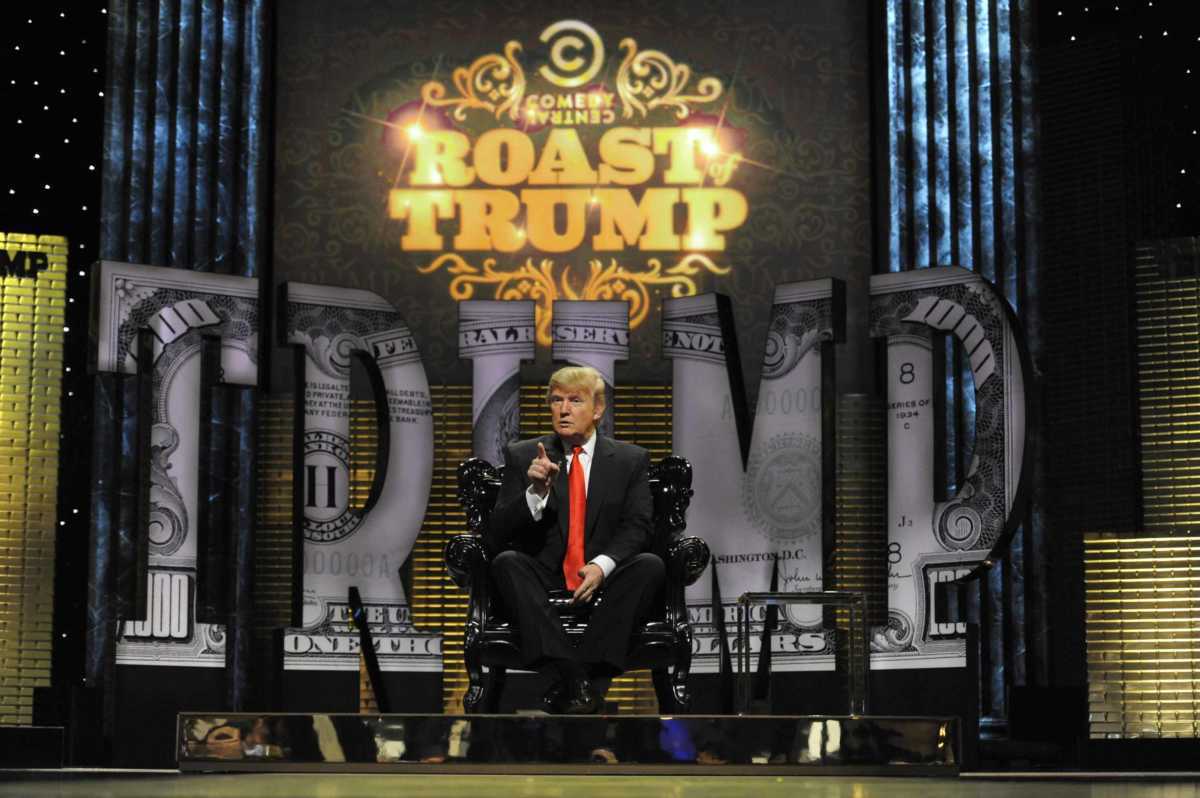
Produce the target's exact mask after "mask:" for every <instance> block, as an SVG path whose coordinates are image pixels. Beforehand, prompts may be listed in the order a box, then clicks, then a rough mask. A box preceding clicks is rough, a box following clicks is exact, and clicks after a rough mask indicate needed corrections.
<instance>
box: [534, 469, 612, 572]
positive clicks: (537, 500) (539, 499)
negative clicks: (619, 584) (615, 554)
mask: <svg viewBox="0 0 1200 798" xmlns="http://www.w3.org/2000/svg"><path fill="white" fill-rule="evenodd" d="M548 501H550V492H549V491H546V495H545V496H539V495H537V491H536V490H534V489H533V485H530V486H529V487H528V488H526V489H525V503H526V504H528V505H529V514H530V515H532V516H533V520H534V521H541V520H542V510H545V509H546V502H548ZM605 576H608V574H605Z"/></svg>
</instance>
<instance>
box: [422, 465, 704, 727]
mask: <svg viewBox="0 0 1200 798" xmlns="http://www.w3.org/2000/svg"><path fill="white" fill-rule="evenodd" d="M502 474H503V467H500V468H497V467H495V466H493V465H491V464H490V463H488V462H487V461H485V460H480V459H478V458H474V457H473V458H470V459H468V460H465V461H463V463H462V464H461V465H459V467H458V501H459V503H460V504H462V506H463V509H464V510H466V514H467V526H468V527H469V528H470V530H471V534H469V535H457V536H455V537H454V538H453V539H451V540H450V542H449V543H447V544H446V552H445V556H446V568H447V570H449V572H450V576H451V578H452V579H453V580H454V583H455V584H456V585H458V586H459V587H461V588H463V589H464V590H467V591H468V592H469V595H470V598H469V603H468V605H467V629H466V635H465V640H464V658H465V660H466V666H467V677H468V679H469V680H470V687H469V689H468V690H467V694H466V696H465V697H464V698H463V706H464V708H465V709H466V711H467V712H472V713H474V712H495V711H496V708H497V706H498V704H499V697H500V693H501V691H502V690H503V688H504V677H505V673H506V671H507V670H508V669H509V668H519V667H520V666H521V654H520V647H519V646H518V644H517V640H518V635H519V634H520V632H519V630H517V629H516V628H515V627H514V626H513V625H512V624H510V623H509V621H508V619H506V618H505V617H504V610H503V607H501V606H499V602H498V601H497V600H495V599H494V598H493V596H492V590H491V584H490V580H489V577H488V555H487V551H486V550H485V548H484V545H483V540H482V538H481V537H480V535H481V534H482V532H483V527H484V524H485V522H486V521H487V516H488V514H489V513H490V512H491V511H492V507H493V506H494V505H495V503H496V494H497V493H498V492H499V490H500V481H501V476H502ZM650 493H651V495H652V496H653V497H654V543H653V545H652V547H651V551H653V552H654V553H655V554H658V555H659V556H660V557H662V560H663V563H664V564H665V565H666V568H667V573H666V579H665V582H664V586H663V595H662V597H661V599H660V600H658V601H656V603H655V607H656V610H655V611H654V613H653V614H652V616H651V618H650V619H649V621H647V622H646V623H644V624H642V625H641V626H640V627H639V628H637V629H636V630H635V631H634V634H633V637H632V639H631V640H630V642H629V652H630V653H629V658H628V667H629V670H640V669H643V668H648V669H649V670H650V671H651V674H652V677H653V681H654V691H655V693H656V694H657V695H658V706H659V710H660V711H661V712H669V713H675V714H679V713H684V712H687V711H688V710H689V709H690V707H691V694H690V693H689V691H688V674H689V672H690V669H691V663H692V627H691V625H690V624H689V623H688V616H687V604H686V603H685V601H684V588H685V587H687V586H688V585H690V584H692V583H693V582H695V581H696V580H697V579H698V578H699V577H700V574H701V573H703V572H704V569H705V568H706V567H707V566H708V557H709V553H708V545H707V544H706V543H705V542H704V541H703V540H701V539H700V538H697V537H683V534H682V533H683V531H684V528H685V527H686V525H687V522H686V520H685V515H686V513H687V508H688V504H689V503H690V502H691V498H692V465H691V463H689V462H688V461H687V460H685V459H683V458H682V457H674V456H671V457H665V458H663V459H662V461H661V462H659V463H656V464H654V465H652V466H651V467H650ZM551 601H552V602H554V603H556V605H557V606H558V609H559V617H560V618H561V619H562V624H563V630H564V631H565V632H566V633H567V637H568V639H570V640H572V641H578V639H579V638H580V637H581V636H582V634H583V631H584V629H586V628H587V614H588V612H589V610H590V608H589V607H588V606H586V605H583V606H580V607H572V606H569V605H567V604H566V601H565V599H564V598H559V599H557V600H556V597H554V596H552V597H551ZM485 667H486V668H487V672H486V673H485V672H484V668H485Z"/></svg>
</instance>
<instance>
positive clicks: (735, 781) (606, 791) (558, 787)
mask: <svg viewBox="0 0 1200 798" xmlns="http://www.w3.org/2000/svg"><path fill="white" fill-rule="evenodd" d="M16 775H18V774H15V773H7V774H6V773H0V796H10V795H11V796H17V795H19V796H24V797H25V798H41V797H42V796H46V797H49V796H61V798H75V797H76V796H78V798H109V796H112V797H113V798H118V797H120V798H125V797H126V796H128V797H129V798H160V797H161V798H178V797H179V796H205V797H206V798H275V797H276V796H278V798H308V797H309V796H312V798H378V797H380V796H388V797H390V796H404V797H405V798H449V797H450V796H475V795H478V796H487V798H506V796H522V797H523V798H543V797H544V798H563V796H581V797H582V796H587V798H638V797H639V796H672V798H718V797H719V798H735V797H737V798H740V796H755V798H759V796H762V797H763V798H776V797H777V796H778V797H779V798H782V796H795V795H804V796H812V797H813V798H842V796H845V798H910V796H911V798H927V797H928V798H940V797H941V796H978V797H979V798H999V797H1000V796H1010V795H1020V796H1021V798H1085V797H1091V796H1095V798H1110V797H1111V798H1116V797H1117V796H1125V797H1126V798H1191V796H1198V795H1200V783H1198V782H1197V781H1195V780H1194V778H1195V774H1189V775H1191V776H1192V779H1191V780H1183V779H1184V777H1183V776H1180V777H1178V779H1177V778H1176V777H1170V776H1168V777H1151V778H1147V777H1144V776H1142V777H1139V776H1138V775H1137V774H1127V775H1125V776H1123V777H1122V778H1121V780H1107V779H1106V780H1087V779H1086V778H1084V779H1057V780H1040V781H1039V780H1019V781H1014V780H998V779H981V778H978V777H970V778H846V777H840V776H821V777H804V776H716V777H707V778H692V777H686V776H682V777H680V776H604V775H594V776H456V775H435V774H424V773H415V774H362V775H358V774H290V773H287V774H285V773H275V774H267V773H262V774H260V773H247V774H233V775H229V774H224V775H216V774H182V775H180V774H168V773H164V774H161V775H137V776H132V775H118V776H106V775H102V774H96V773H93V774H86V775H85V774H79V773H71V772H65V773H63V774H62V775H61V776H60V777H57V778H56V777H55V775H53V774H50V773H42V774H36V777H35V778H33V779H32V780H31V779H29V776H32V775H35V774H28V773H26V774H21V775H22V776H23V778H21V779H20V780H16V781H14V780H12V779H13V777H14V776H16Z"/></svg>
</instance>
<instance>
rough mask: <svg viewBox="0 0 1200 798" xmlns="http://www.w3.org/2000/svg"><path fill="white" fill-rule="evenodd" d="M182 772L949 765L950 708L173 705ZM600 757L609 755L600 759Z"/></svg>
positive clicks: (956, 754) (909, 771)
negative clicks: (298, 710)
mask: <svg viewBox="0 0 1200 798" xmlns="http://www.w3.org/2000/svg"><path fill="white" fill-rule="evenodd" d="M177 751H178V755H179V767H180V769H181V770H187V771H241V772H245V771H257V772H273V771H293V772H295V771H320V772H334V771H337V772H358V771H363V770H384V771H394V772H414V771H415V772H432V771H442V772H455V773H578V772H596V770H597V769H598V768H599V769H602V770H603V771H604V772H631V773H643V774H648V773H683V772H688V773H695V772H697V771H702V772H704V773H712V774H717V775H721V774H728V775H746V774H767V773H780V774H783V773H807V774H818V773H837V774H847V773H853V774H858V775H898V774H906V775H936V774H945V775H954V774H956V773H957V772H958V767H959V764H960V762H961V749H960V740H959V723H958V720H957V719H955V718H927V717H924V718H918V717H880V716H853V717H844V716H796V715H791V716H728V715H690V716H676V717H670V716H648V715H627V716H585V717H571V716H550V715H542V714H535V715H475V716H463V715H336V714H321V713H316V714H278V715H248V714H247V715H227V714H222V713H184V714H181V715H180V716H179V724H178V735H177ZM605 759H608V760H613V761H610V762H604V760H605Z"/></svg>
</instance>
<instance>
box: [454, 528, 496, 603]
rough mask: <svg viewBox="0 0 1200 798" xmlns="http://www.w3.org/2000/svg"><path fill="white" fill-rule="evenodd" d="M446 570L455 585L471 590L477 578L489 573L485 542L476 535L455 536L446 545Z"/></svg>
mask: <svg viewBox="0 0 1200 798" xmlns="http://www.w3.org/2000/svg"><path fill="white" fill-rule="evenodd" d="M445 558H446V570H447V571H449V572H450V578H451V579H453V580H454V584H456V585H458V586H459V587H460V588H462V589H463V590H470V589H471V583H472V582H473V581H474V579H475V577H476V576H483V575H486V573H487V564H488V556H487V551H486V549H485V548H484V546H483V541H482V540H480V539H479V538H478V537H476V536H475V535H455V536H454V537H452V538H450V541H449V542H448V543H446V549H445Z"/></svg>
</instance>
